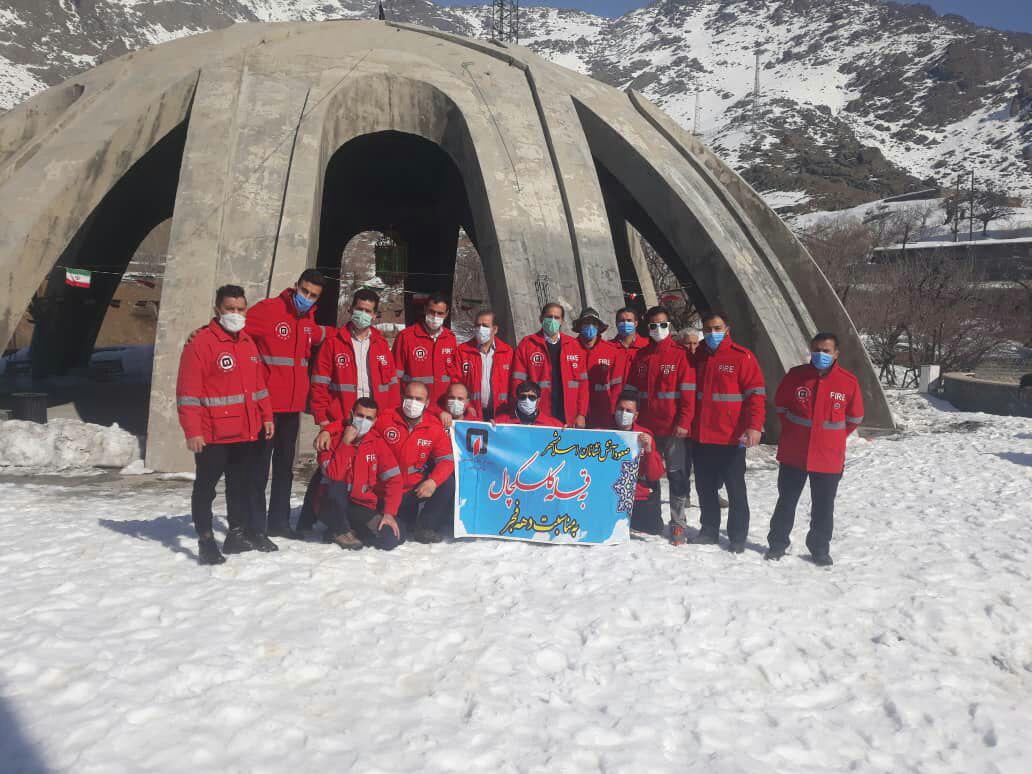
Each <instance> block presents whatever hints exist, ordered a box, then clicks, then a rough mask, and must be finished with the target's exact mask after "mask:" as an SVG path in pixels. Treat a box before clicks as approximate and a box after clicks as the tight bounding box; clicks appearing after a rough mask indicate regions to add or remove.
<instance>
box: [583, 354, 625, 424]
mask: <svg viewBox="0 0 1032 774" xmlns="http://www.w3.org/2000/svg"><path fill="white" fill-rule="evenodd" d="M577 343H578V344H579V345H580V348H581V351H583V352H584V360H585V363H586V369H587V372H588V413H587V423H588V427H599V428H602V427H609V426H610V425H612V423H613V408H614V407H615V406H616V396H617V395H619V394H620V390H621V389H623V387H624V376H623V373H622V372H621V371H618V370H617V369H618V368H622V367H623V363H622V358H621V357H620V353H619V352H618V351H617V346H618V345H615V344H613V343H612V342H610V341H605V340H603V339H598V340H597V341H596V342H595V346H593V347H592V348H591V349H588V348H587V347H585V346H584V344H583V343H582V342H581V340H580V339H579V338H578V339H577ZM621 348H622V347H621Z"/></svg>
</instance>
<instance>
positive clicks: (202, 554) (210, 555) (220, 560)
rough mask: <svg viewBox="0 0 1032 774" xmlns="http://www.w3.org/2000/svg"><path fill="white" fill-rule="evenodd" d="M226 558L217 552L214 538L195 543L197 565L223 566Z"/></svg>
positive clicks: (217, 546) (217, 547)
mask: <svg viewBox="0 0 1032 774" xmlns="http://www.w3.org/2000/svg"><path fill="white" fill-rule="evenodd" d="M225 563H226V557H224V556H223V555H222V553H221V552H220V551H219V544H218V543H216V542H215V538H201V539H200V540H198V541H197V564H225Z"/></svg>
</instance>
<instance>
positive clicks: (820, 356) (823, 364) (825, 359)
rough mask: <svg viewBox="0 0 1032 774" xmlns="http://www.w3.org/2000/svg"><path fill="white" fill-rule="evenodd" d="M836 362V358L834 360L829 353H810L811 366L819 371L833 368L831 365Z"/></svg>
mask: <svg viewBox="0 0 1032 774" xmlns="http://www.w3.org/2000/svg"><path fill="white" fill-rule="evenodd" d="M834 362H835V358H833V357H832V356H831V355H829V354H828V353H827V352H811V353H810V364H811V365H812V366H813V367H814V368H816V369H817V370H818V371H824V370H826V369H828V368H831V364H832V363H834Z"/></svg>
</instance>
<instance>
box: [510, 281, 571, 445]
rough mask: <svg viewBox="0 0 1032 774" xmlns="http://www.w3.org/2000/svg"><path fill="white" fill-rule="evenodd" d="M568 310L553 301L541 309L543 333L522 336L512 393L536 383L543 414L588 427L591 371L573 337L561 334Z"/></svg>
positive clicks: (540, 331) (513, 366)
mask: <svg viewBox="0 0 1032 774" xmlns="http://www.w3.org/2000/svg"><path fill="white" fill-rule="evenodd" d="M565 316H566V311H565V310H564V309H563V307H562V305H561V304H557V303H556V302H555V301H550V302H549V303H547V304H545V305H544V306H543V307H542V309H541V317H540V320H541V330H539V331H537V332H536V333H531V334H529V335H527V336H524V337H523V340H522V341H521V342H520V343H519V345H518V346H517V347H516V355H515V357H513V361H512V378H511V379H510V380H509V394H510V395H513V394H515V391H516V387H517V385H519V384H520V382H527V381H529V382H534V383H535V384H537V385H538V387H539V389H540V390H541V413H542V414H548V415H550V416H552V417H555V419H557V420H558V421H559V422H560V424H564V425H570V426H571V427H586V426H587V414H588V372H587V369H586V368H585V355H584V350H583V349H582V348H581V346H580V344H578V343H577V340H576V339H575V338H574V337H573V336H568V335H567V334H565V333H562V332H561V331H560V328H562V326H563V319H564V318H565Z"/></svg>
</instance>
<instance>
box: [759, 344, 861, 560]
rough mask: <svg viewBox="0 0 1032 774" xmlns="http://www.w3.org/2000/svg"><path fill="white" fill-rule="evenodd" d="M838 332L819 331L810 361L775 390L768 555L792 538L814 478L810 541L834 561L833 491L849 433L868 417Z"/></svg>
mask: <svg viewBox="0 0 1032 774" xmlns="http://www.w3.org/2000/svg"><path fill="white" fill-rule="evenodd" d="M838 356H839V348H838V337H837V336H836V335H835V334H834V333H818V334H817V335H816V336H814V337H813V340H812V341H811V342H810V362H809V363H808V364H807V365H801V366H796V367H795V368H793V369H792V370H790V371H789V372H788V373H787V374H785V378H784V379H782V380H781V384H779V385H778V390H777V393H776V394H775V396H774V405H775V407H776V410H777V412H778V416H779V418H780V419H781V440H780V442H779V443H778V462H779V463H781V464H780V466H779V469H778V503H777V505H776V506H774V514H773V516H771V519H770V532H769V533H768V534H767V544H768V545H769V546H770V550H768V551H767V555H766V558H767V559H775V560H776V559H780V558H781V557H783V556H784V555H785V551H787V550H788V546H789V544H790V542H791V541H790V540H789V535H791V534H792V525H793V524H794V522H795V511H796V505H797V503H798V502H799V495H800V494H801V493H802V491H803V486H804V485H805V484H806V480H807V478H809V480H810V500H811V505H810V531H809V534H807V536H806V547H807V548H808V549H809V550H810V555H811V556H812V557H813V561H814V562H816V563H817V564H818V565H820V566H822V567H827V566H829V565H831V564H832V560H831V533H832V528H833V526H834V517H835V495H836V493H837V492H838V485H839V481H841V480H842V470H843V467H844V466H845V462H846V438H847V437H848V436H849V434H850V433H852V432H853V431H855V430H856V429H857V428H858V427H860V424H861V423H862V422H863V421H864V399H863V395H862V393H861V391H860V385H859V383H858V382H857V379H856V377H855V376H854V375H853V374H851V373H850V372H849V371H847V370H846V369H845V368H843V367H842V366H840V365H839V364H838Z"/></svg>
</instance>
